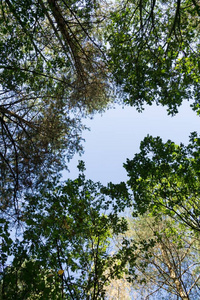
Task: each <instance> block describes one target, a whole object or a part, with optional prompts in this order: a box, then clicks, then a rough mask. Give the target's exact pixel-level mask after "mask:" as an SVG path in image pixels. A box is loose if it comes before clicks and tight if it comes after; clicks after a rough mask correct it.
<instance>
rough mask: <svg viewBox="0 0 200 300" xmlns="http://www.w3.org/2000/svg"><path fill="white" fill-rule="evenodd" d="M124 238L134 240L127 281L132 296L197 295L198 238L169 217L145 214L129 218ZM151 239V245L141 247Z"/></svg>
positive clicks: (190, 297)
mask: <svg viewBox="0 0 200 300" xmlns="http://www.w3.org/2000/svg"><path fill="white" fill-rule="evenodd" d="M126 238H128V239H129V240H130V239H132V242H133V243H134V244H137V249H135V251H133V253H132V255H133V256H135V257H136V259H135V261H134V263H133V264H131V263H130V264H129V278H128V279H129V281H130V282H131V283H132V289H133V291H137V298H136V299H158V298H159V299H169V297H170V299H174V300H175V299H195V298H198V297H199V289H198V287H199V280H200V272H199V255H200V252H199V239H198V238H196V237H192V236H191V235H190V233H189V232H188V231H186V230H185V228H180V226H179V223H178V222H176V221H174V220H173V219H171V218H170V217H165V216H164V217H163V216H162V215H161V216H160V217H156V218H155V217H151V216H148V215H147V214H145V215H144V216H143V217H139V218H137V219H133V218H131V219H129V230H128V232H127V233H126ZM151 240H153V244H152V246H151V247H148V248H146V249H145V248H144V247H143V245H144V243H146V244H148V243H149V242H150V241H151Z"/></svg>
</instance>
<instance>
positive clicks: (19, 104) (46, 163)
mask: <svg viewBox="0 0 200 300" xmlns="http://www.w3.org/2000/svg"><path fill="white" fill-rule="evenodd" d="M103 11H104V13H103ZM105 11H106V10H105V9H104V7H103V4H101V5H100V3H99V2H98V1H65V0H61V1H54V0H48V1H43V0H40V1H35V0H30V1H18V0H15V1H10V0H6V1H3V2H2V1H1V3H0V39H1V42H0V49H1V51H0V61H1V62H0V69H1V71H0V81H1V85H0V131H1V143H0V158H1V161H0V168H1V195H0V197H1V210H5V209H7V208H8V207H13V206H14V205H13V201H11V198H14V200H15V201H14V204H15V211H16V210H18V208H19V206H18V203H17V201H16V199H17V194H18V193H19V192H20V191H22V190H23V189H24V188H28V189H36V187H37V186H38V185H39V184H41V183H42V182H43V183H44V181H45V178H46V177H49V175H50V174H51V173H58V171H59V170H62V169H63V168H64V166H65V165H66V159H70V158H72V156H73V154H74V153H75V152H77V151H79V152H80V151H82V146H81V132H82V130H83V129H84V126H82V124H81V123H82V122H81V120H80V118H81V116H82V115H83V114H88V113H93V112H95V111H98V110H102V109H103V108H104V107H105V106H106V104H107V103H108V101H109V93H110V92H109V89H108V86H109V81H108V76H107V66H106V60H105V55H104V50H103V45H102V42H101V34H100V32H101V26H102V22H103V20H104V18H105ZM41 169H42V172H41Z"/></svg>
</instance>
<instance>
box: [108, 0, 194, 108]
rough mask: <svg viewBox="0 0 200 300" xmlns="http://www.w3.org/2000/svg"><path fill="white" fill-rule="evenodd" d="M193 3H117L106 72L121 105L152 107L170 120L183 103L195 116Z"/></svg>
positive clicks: (139, 1)
mask: <svg viewBox="0 0 200 300" xmlns="http://www.w3.org/2000/svg"><path fill="white" fill-rule="evenodd" d="M199 16H200V7H199V3H198V1H193V0H184V1H180V0H170V1H150V0H147V1H146V0H138V1H132V0H130V1H120V2H119V5H118V6H117V8H116V9H115V11H114V12H112V13H111V21H110V25H109V27H108V32H107V41H108V43H109V45H110V48H109V56H110V67H111V70H112V72H113V75H114V77H115V79H116V83H117V84H118V85H119V86H121V88H122V90H123V93H124V94H123V93H122V97H124V101H125V103H128V104H130V105H134V106H136V107H137V108H138V109H139V110H142V109H143V104H144V103H147V104H149V105H151V104H152V103H153V102H156V103H157V104H161V105H165V106H167V107H168V112H169V113H170V114H175V113H177V111H178V107H179V106H180V105H181V103H182V101H183V100H191V99H193V100H194V103H193V109H194V110H197V111H199V90H200V87H199V65H200V60H199V29H200V27H199Z"/></svg>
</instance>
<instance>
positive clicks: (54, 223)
mask: <svg viewBox="0 0 200 300" xmlns="http://www.w3.org/2000/svg"><path fill="white" fill-rule="evenodd" d="M79 167H80V169H81V170H82V171H83V168H84V166H83V164H82V163H81V164H80V165H79ZM100 189H101V185H100V184H99V183H93V182H92V181H91V180H86V179H85V176H84V174H83V173H82V172H81V173H80V175H79V177H78V178H77V179H76V180H68V181H66V182H65V183H64V184H63V185H57V186H55V185H54V183H52V184H50V185H49V190H48V192H45V191H44V192H41V195H40V196H31V195H30V196H28V199H27V200H28V201H26V202H25V203H24V206H23V211H24V215H23V222H24V230H23V237H21V238H20V241H18V242H16V243H14V244H13V247H12V249H13V250H12V254H13V255H14V260H13V263H12V266H8V267H7V268H6V271H4V274H3V279H2V280H3V283H2V285H3V286H4V291H3V292H4V297H7V299H9V297H11V296H10V295H12V294H14V295H16V297H17V298H16V299H22V298H21V297H22V295H25V294H26V293H28V291H29V294H30V299H35V298H31V297H34V295H35V293H37V295H38V296H37V297H38V299H44V298H45V297H46V299H47V298H48V299H50V298H51V299H63V298H64V299H77V300H78V299H102V297H103V296H104V293H105V292H104V288H105V285H106V284H108V283H109V281H110V280H111V278H115V277H120V276H121V272H122V270H123V265H121V263H120V261H119V260H118V255H117V253H115V252H113V253H112V252H111V249H109V245H110V242H111V239H112V236H113V235H116V234H119V233H122V232H124V231H125V230H127V223H126V221H125V219H124V218H120V217H118V215H117V213H116V212H112V210H111V209H112V205H111V203H112V201H111V200H110V199H109V198H108V197H105V196H104V195H103V194H102V193H100ZM35 268H36V269H35ZM35 273H38V274H36V275H34V274H35ZM32 276H34V278H35V282H32V280H31V278H32ZM13 281H15V285H13V284H12V282H13ZM54 283H55V284H54ZM59 295H60V296H59ZM53 297H55V298H53ZM59 297H60V298H59ZM27 299H29V298H27Z"/></svg>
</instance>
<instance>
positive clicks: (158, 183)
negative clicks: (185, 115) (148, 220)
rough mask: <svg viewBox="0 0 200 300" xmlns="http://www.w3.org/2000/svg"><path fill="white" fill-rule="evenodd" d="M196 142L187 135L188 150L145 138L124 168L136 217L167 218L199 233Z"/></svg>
mask: <svg viewBox="0 0 200 300" xmlns="http://www.w3.org/2000/svg"><path fill="white" fill-rule="evenodd" d="M199 157H200V139H199V137H198V136H197V134H196V133H193V134H191V137H190V143H189V145H188V146H184V145H183V144H181V145H179V146H178V145H176V144H175V143H173V142H172V141H170V140H169V141H167V142H166V143H163V142H162V139H161V138H159V137H157V138H153V137H152V136H147V137H146V138H145V139H144V140H143V141H142V142H141V146H140V153H138V154H136V155H135V157H134V158H133V159H132V160H129V159H128V160H127V162H126V164H124V166H125V169H126V170H127V173H128V176H129V180H128V186H129V187H130V188H131V189H132V191H133V195H134V201H135V203H134V206H135V209H136V211H135V212H136V213H137V212H139V213H141V214H144V213H145V212H147V211H149V212H151V213H152V214H153V215H157V214H158V215H159V214H160V213H162V214H164V215H165V214H166V215H169V216H171V217H173V218H175V219H177V218H178V220H179V221H180V222H182V223H183V224H184V225H186V227H187V228H191V229H193V230H194V231H195V232H199V230H200V223H199V222H200V220H199V215H200V210H199V207H200V206H199V205H200V203H199V199H200V198H199V191H200V188H199V187H200V172H199V164H200V160H199Z"/></svg>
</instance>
